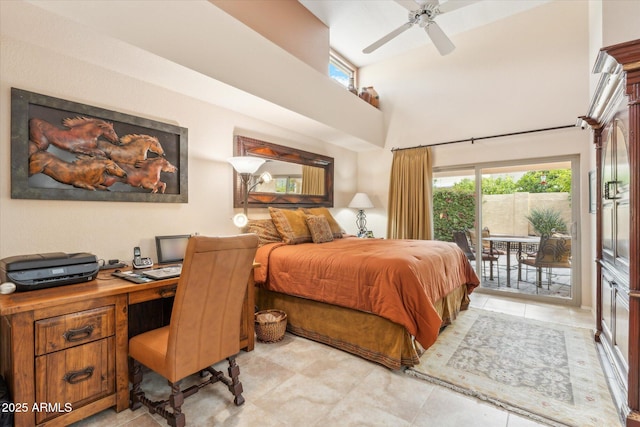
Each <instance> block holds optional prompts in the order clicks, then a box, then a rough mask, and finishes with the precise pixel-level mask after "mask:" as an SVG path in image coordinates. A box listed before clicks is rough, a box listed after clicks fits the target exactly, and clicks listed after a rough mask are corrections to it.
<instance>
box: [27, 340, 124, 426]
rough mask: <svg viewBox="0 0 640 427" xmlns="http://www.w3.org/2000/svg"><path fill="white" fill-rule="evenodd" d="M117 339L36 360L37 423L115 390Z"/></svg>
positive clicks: (63, 351)
mask: <svg viewBox="0 0 640 427" xmlns="http://www.w3.org/2000/svg"><path fill="white" fill-rule="evenodd" d="M114 353H115V337H110V338H105V339H102V340H99V341H94V342H92V343H89V344H84V345H81V346H78V347H73V348H69V349H66V350H62V351H57V352H55V353H51V354H47V355H44V356H39V357H36V372H35V373H36V402H45V403H46V404H47V408H43V411H42V412H37V413H36V423H41V422H43V421H45V420H48V419H50V418H53V417H57V416H59V415H62V414H64V413H65V412H68V411H69V410H70V409H76V408H78V407H81V406H82V405H83V404H85V403H87V402H90V401H94V400H97V399H99V398H101V397H104V396H107V395H109V394H112V393H114V391H115V361H114V357H113V355H114Z"/></svg>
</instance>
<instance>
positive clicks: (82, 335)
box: [62, 325, 95, 342]
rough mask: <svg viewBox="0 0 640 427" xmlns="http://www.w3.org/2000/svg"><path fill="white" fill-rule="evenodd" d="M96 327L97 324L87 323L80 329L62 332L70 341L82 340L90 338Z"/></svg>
mask: <svg viewBox="0 0 640 427" xmlns="http://www.w3.org/2000/svg"><path fill="white" fill-rule="evenodd" d="M94 329H95V326H93V325H87V326H84V327H82V328H78V329H69V330H67V331H65V333H64V334H62V336H63V337H64V339H65V340H67V341H68V342H76V341H82V340H84V339H87V338H89V337H90V336H91V334H92V333H93V330H94Z"/></svg>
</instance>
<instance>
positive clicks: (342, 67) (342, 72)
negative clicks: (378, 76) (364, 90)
mask: <svg viewBox="0 0 640 427" xmlns="http://www.w3.org/2000/svg"><path fill="white" fill-rule="evenodd" d="M357 74H358V69H357V68H356V67H355V66H354V65H353V64H351V63H350V62H349V61H347V60H346V59H344V58H343V57H342V56H340V55H339V54H338V53H336V52H334V51H333V50H332V51H331V52H330V53H329V77H331V78H332V79H334V80H335V81H337V82H338V83H340V84H341V85H342V86H344V87H345V88H347V89H349V82H350V80H351V79H352V78H353V87H354V88H357V87H358V81H357V80H358V78H357ZM356 90H357V89H356Z"/></svg>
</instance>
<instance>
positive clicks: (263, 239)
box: [247, 219, 282, 246]
mask: <svg viewBox="0 0 640 427" xmlns="http://www.w3.org/2000/svg"><path fill="white" fill-rule="evenodd" d="M247 232H248V233H255V234H257V235H258V246H264V245H266V244H267V243H278V242H282V238H281V237H280V233H278V230H277V229H276V226H275V224H274V223H273V220H272V219H251V220H249V223H248V224H247Z"/></svg>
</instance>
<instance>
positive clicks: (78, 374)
mask: <svg viewBox="0 0 640 427" xmlns="http://www.w3.org/2000/svg"><path fill="white" fill-rule="evenodd" d="M93 369H94V368H93V366H89V367H88V368H85V369H83V370H81V371H71V372H67V373H66V374H65V375H64V377H63V378H62V379H63V380H64V381H66V382H68V383H69V384H78V383H80V382H82V381H86V380H88V379H89V378H91V376H93Z"/></svg>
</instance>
